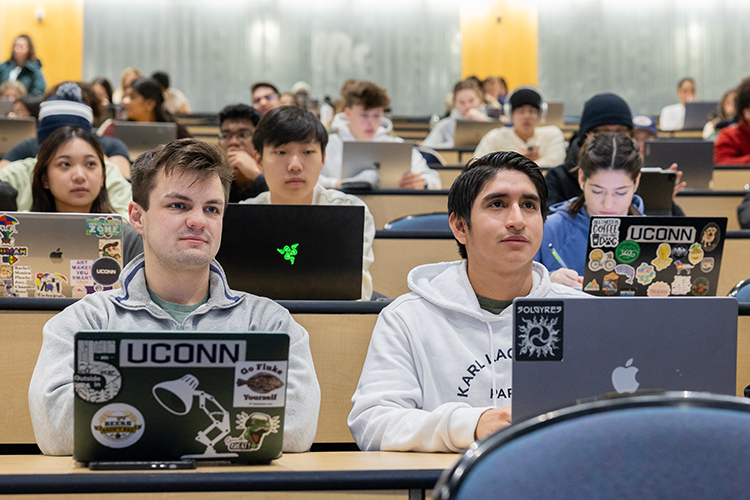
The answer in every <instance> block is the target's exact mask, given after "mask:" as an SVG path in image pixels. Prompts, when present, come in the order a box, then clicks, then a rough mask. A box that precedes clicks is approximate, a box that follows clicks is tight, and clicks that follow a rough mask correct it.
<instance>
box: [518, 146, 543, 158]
mask: <svg viewBox="0 0 750 500" xmlns="http://www.w3.org/2000/svg"><path fill="white" fill-rule="evenodd" d="M519 153H521V154H522V155H524V156H525V157H526V158H528V159H529V160H531V161H537V160H538V159H539V153H537V152H536V149H534V148H523V149H521V151H519Z"/></svg>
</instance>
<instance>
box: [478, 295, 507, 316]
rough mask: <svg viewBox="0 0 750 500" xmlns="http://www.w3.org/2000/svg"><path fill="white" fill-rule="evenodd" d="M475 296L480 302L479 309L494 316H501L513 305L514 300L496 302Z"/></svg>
mask: <svg viewBox="0 0 750 500" xmlns="http://www.w3.org/2000/svg"><path fill="white" fill-rule="evenodd" d="M475 295H476V296H477V300H478V301H479V307H481V308H482V309H484V310H485V311H489V312H491V313H492V314H500V313H501V312H503V311H504V310H505V309H506V308H507V307H508V306H509V305H511V304H512V303H513V301H512V300H495V299H490V298H487V297H482V296H481V295H479V294H475Z"/></svg>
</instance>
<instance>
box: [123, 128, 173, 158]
mask: <svg viewBox="0 0 750 500" xmlns="http://www.w3.org/2000/svg"><path fill="white" fill-rule="evenodd" d="M115 137H117V138H118V139H120V140H121V141H122V142H124V143H125V145H126V146H127V147H128V150H129V151H130V157H131V158H137V157H138V156H139V155H141V154H142V153H145V152H146V151H150V150H152V149H154V148H155V147H157V146H161V145H162V144H166V143H168V142H171V141H173V140H175V139H177V124H176V123H170V122H158V123H144V122H129V121H115Z"/></svg>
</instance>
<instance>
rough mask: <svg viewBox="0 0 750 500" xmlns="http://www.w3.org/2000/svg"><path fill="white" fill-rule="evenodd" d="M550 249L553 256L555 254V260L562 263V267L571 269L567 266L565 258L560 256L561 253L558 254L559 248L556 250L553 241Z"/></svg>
mask: <svg viewBox="0 0 750 500" xmlns="http://www.w3.org/2000/svg"><path fill="white" fill-rule="evenodd" d="M549 249H550V250H551V251H552V256H553V257H554V258H555V260H556V261H557V262H559V263H560V265H561V266H562V267H563V268H564V269H569V268H568V266H567V265H566V264H565V261H564V260H562V257H560V256H559V255H558V254H557V250H555V247H553V246H552V243H550V244H549Z"/></svg>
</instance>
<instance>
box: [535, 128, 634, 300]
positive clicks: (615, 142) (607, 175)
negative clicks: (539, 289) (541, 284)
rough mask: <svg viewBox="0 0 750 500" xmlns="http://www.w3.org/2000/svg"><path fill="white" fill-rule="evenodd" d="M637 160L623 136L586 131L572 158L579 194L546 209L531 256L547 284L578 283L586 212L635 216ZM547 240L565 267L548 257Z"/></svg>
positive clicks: (587, 218)
mask: <svg viewBox="0 0 750 500" xmlns="http://www.w3.org/2000/svg"><path fill="white" fill-rule="evenodd" d="M642 165H643V160H641V156H640V154H639V149H638V145H637V144H636V143H635V141H633V139H631V138H630V137H628V136H627V135H625V134H621V133H618V132H605V133H601V134H598V135H590V136H589V137H588V138H587V139H586V142H584V144H583V146H582V147H581V151H580V156H579V161H578V183H579V184H580V186H581V190H582V191H583V192H582V193H581V195H580V196H578V197H576V198H571V199H570V200H567V201H564V202H562V203H558V204H556V205H553V206H552V207H550V211H551V212H552V214H551V215H550V216H549V217H547V222H546V223H545V225H544V237H543V239H542V245H541V248H540V249H539V252H538V253H537V254H536V257H535V258H534V260H536V261H537V262H541V263H542V264H544V266H545V267H546V268H547V269H548V270H549V272H550V280H551V281H552V282H553V283H559V284H561V285H568V286H572V287H580V286H581V283H582V279H583V278H582V276H583V271H584V265H585V261H586V243H587V241H586V240H587V238H588V232H589V224H590V222H591V216H592V215H640V214H641V213H642V212H643V200H642V199H641V197H640V196H638V195H636V194H635V190H636V189H638V182H639V181H640V178H641V166H642ZM550 243H551V244H552V246H553V247H554V248H555V250H556V251H557V254H558V255H559V256H560V258H561V259H562V261H563V262H565V264H566V265H567V266H568V267H569V269H566V268H564V267H563V266H562V264H560V262H559V261H558V260H557V259H556V258H555V256H554V255H552V250H551V249H550V247H549V245H550Z"/></svg>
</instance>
